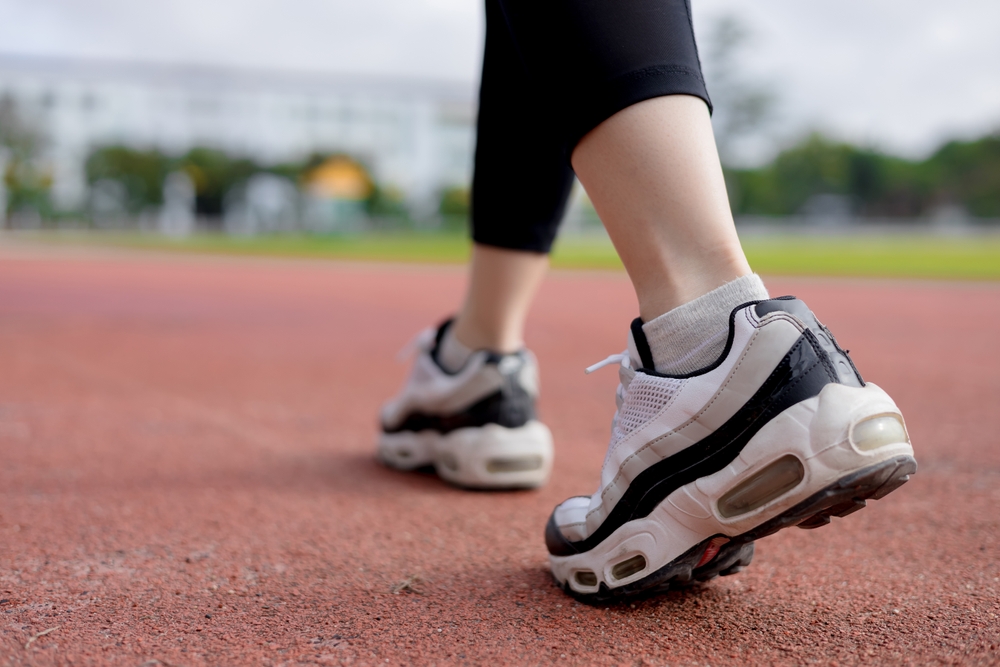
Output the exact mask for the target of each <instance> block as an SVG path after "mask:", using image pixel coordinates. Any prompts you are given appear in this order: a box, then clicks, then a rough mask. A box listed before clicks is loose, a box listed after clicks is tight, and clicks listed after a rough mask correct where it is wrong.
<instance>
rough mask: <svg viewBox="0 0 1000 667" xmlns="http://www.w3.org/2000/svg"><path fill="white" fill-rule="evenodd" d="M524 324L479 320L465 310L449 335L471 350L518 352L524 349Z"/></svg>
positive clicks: (450, 328) (458, 317)
mask: <svg viewBox="0 0 1000 667" xmlns="http://www.w3.org/2000/svg"><path fill="white" fill-rule="evenodd" d="M523 328H524V323H523V322H508V321H497V320H492V319H486V318H477V317H475V316H474V315H470V314H469V313H468V312H467V311H466V310H464V309H463V311H462V312H461V313H459V314H458V316H457V317H456V318H455V322H454V324H452V325H451V327H449V330H448V334H450V335H451V336H453V337H454V339H455V341H456V342H457V343H459V344H460V345H462V346H464V347H466V348H468V349H470V350H473V351H474V350H490V351H492V352H500V353H505V354H506V353H509V352H517V351H518V350H520V349H521V348H522V347H524V338H523V333H522V332H523Z"/></svg>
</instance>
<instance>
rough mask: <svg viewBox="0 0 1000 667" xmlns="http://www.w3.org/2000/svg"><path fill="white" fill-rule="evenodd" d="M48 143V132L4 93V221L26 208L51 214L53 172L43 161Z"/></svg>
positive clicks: (0, 119)
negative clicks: (39, 126) (42, 157)
mask: <svg viewBox="0 0 1000 667" xmlns="http://www.w3.org/2000/svg"><path fill="white" fill-rule="evenodd" d="M45 143H46V140H45V136H44V134H43V133H42V132H41V131H40V130H39V129H38V128H37V127H35V126H34V125H33V124H32V123H31V122H29V121H28V120H26V119H25V118H24V116H23V115H22V114H21V113H20V111H19V110H18V108H17V104H16V103H15V101H14V98H13V97H11V96H10V95H4V96H2V97H0V165H2V166H3V173H0V178H2V179H3V185H4V188H3V189H4V191H5V193H6V198H5V199H6V202H5V204H6V205H5V206H4V207H3V210H0V224H2V223H3V221H4V220H5V219H6V217H7V214H8V213H13V212H15V211H20V210H25V209H32V210H34V211H36V212H37V213H38V214H40V215H42V216H43V217H48V216H49V215H51V213H52V205H51V199H50V198H49V192H50V190H51V187H52V174H51V173H50V172H49V170H48V169H46V167H45V165H44V164H42V162H41V154H42V150H43V149H44V147H45Z"/></svg>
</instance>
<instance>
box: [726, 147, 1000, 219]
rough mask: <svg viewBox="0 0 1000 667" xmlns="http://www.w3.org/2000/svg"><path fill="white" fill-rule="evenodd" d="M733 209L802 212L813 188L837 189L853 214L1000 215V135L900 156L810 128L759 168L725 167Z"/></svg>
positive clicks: (818, 191) (761, 212)
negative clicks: (954, 211)
mask: <svg viewBox="0 0 1000 667" xmlns="http://www.w3.org/2000/svg"><path fill="white" fill-rule="evenodd" d="M726 177H727V178H726V180H727V185H728V187H729V191H730V199H731V201H732V204H733V210H734V212H735V213H736V214H737V215H740V214H743V215H769V216H780V215H792V214H797V213H802V212H803V209H804V207H806V206H807V205H808V203H809V202H810V200H813V199H814V198H815V197H816V196H817V195H839V196H842V197H844V198H846V201H845V203H846V204H847V206H848V207H849V212H850V213H851V214H852V215H857V216H860V217H863V218H864V217H877V218H913V217H922V216H928V215H932V214H933V213H934V212H935V211H936V210H939V209H940V208H941V207H944V206H959V207H961V208H962V209H964V210H965V212H967V213H968V214H969V215H971V216H975V217H982V218H994V217H998V216H1000V134H991V135H989V136H986V137H982V138H980V139H977V140H973V141H951V142H948V143H946V144H945V145H943V146H941V147H940V148H939V149H938V150H936V151H935V152H934V153H933V154H932V155H931V156H930V157H928V158H927V159H925V160H906V159H903V158H900V157H895V156H892V155H887V154H884V153H881V152H878V151H876V150H872V149H867V148H861V147H858V146H853V145H851V144H847V143H841V142H836V141H833V140H830V139H828V138H826V137H824V136H822V135H821V134H812V135H810V136H808V137H806V138H805V139H803V140H802V141H800V142H799V143H797V144H795V145H794V146H792V147H791V148H788V149H787V150H784V151H782V152H781V153H779V154H778V156H777V157H775V158H774V160H773V161H771V162H770V163H769V164H766V165H764V166H762V167H760V168H757V169H728V170H727V172H726Z"/></svg>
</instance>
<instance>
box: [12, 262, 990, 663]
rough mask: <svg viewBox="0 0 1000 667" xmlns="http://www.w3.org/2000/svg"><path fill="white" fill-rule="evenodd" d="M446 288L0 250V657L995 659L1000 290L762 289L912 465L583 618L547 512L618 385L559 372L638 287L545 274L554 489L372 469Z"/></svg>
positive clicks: (293, 266) (542, 302) (580, 361)
mask: <svg viewBox="0 0 1000 667" xmlns="http://www.w3.org/2000/svg"><path fill="white" fill-rule="evenodd" d="M463 283H464V277H463V274H462V273H461V271H460V270H459V269H458V268H433V267H424V268H419V267H417V268H414V267H402V266H378V265H349V264H337V263H321V262H315V263H292V262H269V261H243V260H216V259H196V258H191V259H183V258H164V257H158V256H137V255H125V256H114V255H112V256H106V255H97V256H90V255H76V254H73V253H70V254H68V255H66V254H61V255H52V254H46V253H41V252H39V251H24V250H19V251H14V250H11V249H9V248H8V249H7V250H6V251H3V252H2V253H0V665H54V664H73V665H86V664H113V665H132V666H139V665H147V666H148V667H152V666H153V665H159V664H162V665H203V664H204V665H222V664H230V665H237V664H245V665H250V664H260V665H309V664H319V665H339V664H353V665H376V664H387V663H388V664H400V663H404V664H409V663H413V664H484V663H487V662H490V663H495V664H541V663H552V662H562V663H566V664H609V665H610V664H613V665H637V664H638V665H663V664H669V665H694V664H698V665H707V664H711V665H720V664H727V665H729V664H744V663H754V664H794V665H799V664H807V663H814V664H823V665H834V664H840V665H849V664H910V663H912V664H920V665H923V664H997V663H998V662H1000V559H998V554H1000V442H998V435H997V434H998V433H1000V345H998V344H997V339H998V334H1000V285H982V284H980V285H976V284H958V283H954V284H942V283H905V282H862V281H844V280H842V281H834V280H805V279H803V280H795V279H780V280H778V279H775V280H771V281H769V285H770V288H771V290H772V293H775V294H777V293H795V294H797V295H799V296H801V297H803V298H805V299H806V300H807V302H808V303H809V304H810V305H811V306H812V307H813V308H814V309H815V310H816V311H817V312H818V313H819V314H820V316H821V318H822V319H823V320H825V322H826V324H828V325H829V326H830V327H831V328H832V329H833V331H834V332H835V333H836V334H837V336H838V338H839V339H840V341H841V342H842V343H843V344H845V346H846V347H848V348H850V349H851V351H852V354H853V355H854V357H855V359H856V360H857V362H858V364H859V367H860V368H861V371H862V373H863V374H864V375H865V377H866V378H867V379H869V380H872V381H875V382H876V383H877V384H879V385H881V386H882V387H884V388H886V389H887V390H888V391H889V392H890V393H891V394H892V395H893V396H894V397H895V398H896V400H897V402H898V403H899V405H900V406H901V408H902V409H903V412H904V414H905V416H906V418H907V420H908V425H909V428H910V430H911V435H912V439H913V442H914V444H915V446H916V448H917V453H918V460H919V464H920V470H919V472H918V474H917V475H916V476H915V477H914V478H913V479H912V480H911V481H910V483H908V484H906V485H904V486H903V487H902V488H901V489H900V490H898V491H897V492H895V493H893V494H891V495H890V496H888V497H887V498H885V499H883V500H880V501H877V502H874V503H870V504H869V507H868V508H867V509H866V510H864V511H862V512H859V513H857V514H855V515H853V516H850V517H847V518H845V519H843V520H839V519H837V520H834V522H833V524H832V525H830V526H827V527H825V528H822V529H820V530H816V531H808V532H807V531H801V530H786V531H783V532H781V533H779V534H778V535H776V536H773V537H770V538H767V539H765V540H763V541H761V542H759V543H758V545H757V556H756V558H755V561H754V563H753V565H752V566H751V567H750V568H748V569H747V570H746V571H745V572H743V573H741V574H739V575H736V576H732V577H726V578H721V579H716V580H715V581H714V582H711V583H710V584H708V585H706V586H705V587H703V588H701V589H698V590H693V591H688V592H679V593H671V594H668V595H664V596H662V597H658V598H655V599H651V600H647V601H643V602H639V603H636V604H635V605H634V606H631V605H625V606H612V607H599V608H595V607H588V606H584V605H581V604H578V603H575V602H574V601H573V600H572V599H570V598H569V597H567V596H566V595H564V594H563V593H562V592H561V591H560V590H559V589H558V588H556V587H555V586H554V585H553V583H552V581H551V579H550V577H549V574H548V571H547V568H546V552H545V547H544V545H543V542H542V530H543V527H544V524H545V521H546V519H547V517H548V514H549V512H550V510H551V509H552V507H553V506H554V505H555V504H556V503H558V502H559V501H561V500H563V499H564V498H565V497H567V496H570V495H578V494H586V493H590V492H591V491H593V489H594V487H595V486H596V483H597V476H598V469H599V467H600V465H601V461H602V459H603V456H604V448H605V444H606V441H607V437H608V429H609V423H610V419H611V415H612V412H613V408H614V401H613V398H612V396H613V391H614V386H615V384H616V382H617V378H616V377H615V376H616V374H615V373H614V372H613V371H607V372H601V373H597V374H595V375H593V376H585V375H584V374H583V368H584V367H585V366H587V365H588V364H590V363H593V362H595V361H597V360H599V359H602V358H603V357H604V356H606V355H607V354H610V353H613V352H617V351H619V350H621V349H622V348H623V347H624V344H625V333H626V329H627V326H628V323H629V321H630V319H631V318H632V317H633V316H634V315H635V312H636V307H635V302H634V297H633V296H632V293H631V290H630V287H629V285H628V283H627V282H626V280H625V277H624V276H623V275H620V274H613V273H607V274H598V273H590V274H588V273H561V274H554V275H552V276H551V278H550V279H549V280H548V282H547V283H546V285H545V286H544V288H543V290H542V293H541V295H540V297H539V299H538V301H537V305H536V306H535V309H534V311H533V313H532V316H531V319H530V324H529V329H528V334H527V338H528V342H529V344H530V345H531V346H532V347H533V348H534V349H535V351H536V352H537V353H538V356H539V358H540V360H541V364H542V372H543V377H542V382H543V392H544V396H543V399H542V401H541V407H540V409H541V413H542V415H543V417H544V419H545V420H546V421H547V422H548V423H549V424H550V425H551V427H552V430H553V432H554V434H555V439H556V444H557V462H556V466H555V472H554V475H553V479H552V482H551V483H550V484H549V486H547V487H546V488H545V489H543V490H541V491H535V492H513V493H469V492H463V491H459V490H455V489H452V488H449V487H447V486H445V485H444V484H442V483H441V482H439V481H438V480H437V478H435V477H433V476H431V475H426V474H403V473H398V472H394V471H390V470H387V469H384V468H382V467H380V466H379V465H377V464H376V463H375V461H374V460H373V436H374V433H375V431H374V425H375V414H376V410H377V408H378V406H379V404H380V402H381V401H382V399H383V398H384V397H386V396H387V395H389V394H390V393H391V392H393V391H394V390H395V389H396V388H397V386H398V385H399V384H400V382H401V381H402V379H403V377H404V374H405V372H406V366H405V365H404V364H400V363H399V362H398V361H396V359H395V354H396V351H397V350H398V349H399V348H401V347H402V346H403V345H404V344H405V343H406V342H407V340H408V339H409V338H410V336H411V335H412V334H414V333H415V332H417V331H418V330H419V329H421V328H422V327H424V326H426V325H428V324H432V323H434V322H436V321H437V320H438V319H439V318H441V317H442V316H443V315H445V314H447V313H448V312H449V309H450V308H452V307H453V306H454V304H455V303H456V302H457V300H458V299H459V297H460V294H461V290H462V287H463ZM52 628H54V629H52ZM50 629H52V630H51V631H49V630H50ZM46 631H49V632H48V633H47V634H43V633H45V632H46ZM25 645H27V648H25Z"/></svg>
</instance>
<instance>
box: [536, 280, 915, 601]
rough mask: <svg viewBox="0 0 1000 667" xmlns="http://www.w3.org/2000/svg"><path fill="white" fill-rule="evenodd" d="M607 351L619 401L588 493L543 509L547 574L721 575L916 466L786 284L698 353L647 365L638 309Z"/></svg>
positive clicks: (599, 580)
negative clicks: (673, 368)
mask: <svg viewBox="0 0 1000 667" xmlns="http://www.w3.org/2000/svg"><path fill="white" fill-rule="evenodd" d="M612 361H620V362H621V368H620V371H619V374H620V376H621V385H620V386H619V388H618V396H617V400H618V412H617V413H616V415H615V419H614V422H613V423H612V436H611V444H610V447H609V450H608V454H607V458H606V459H605V461H604V466H603V468H602V471H601V484H600V488H599V489H598V491H597V492H596V493H595V494H594V495H592V496H582V497H576V498H570V499H569V500H567V501H565V502H563V503H562V504H561V505H559V506H558V507H556V508H555V511H554V512H553V513H552V516H551V518H550V519H549V523H548V526H547V527H546V531H545V541H546V545H547V546H548V550H549V554H550V556H549V559H550V563H551V567H552V573H553V575H554V576H555V579H556V581H557V582H558V583H559V584H560V585H561V586H562V587H563V588H565V590H566V591H567V592H569V593H570V594H572V595H574V596H576V597H578V598H581V599H584V600H587V601H603V600H609V599H613V598H622V597H628V596H633V595H639V594H649V593H651V592H656V591H659V590H664V589H667V588H670V587H673V586H678V585H684V584H689V583H693V582H695V581H702V580H707V579H710V578H712V577H714V576H716V575H719V574H723V575H724V574H732V573H734V572H736V571H739V570H740V569H742V568H743V567H744V566H745V565H748V564H749V563H750V559H751V558H752V556H753V541H754V540H756V539H758V538H760V537H764V536H766V535H769V534H771V533H773V532H775V531H777V530H779V529H781V528H785V527H788V526H795V525H798V526H800V527H803V528H815V527H818V526H822V525H825V524H826V523H829V521H830V517H831V516H846V515H847V514H850V513H851V512H854V511H856V510H858V509H861V508H862V507H864V506H865V500H866V499H868V498H875V499H877V498H881V497H883V496H884V495H886V494H887V493H889V492H890V491H892V490H894V489H896V488H897V487H898V486H900V485H901V484H903V483H904V482H905V481H907V479H909V475H911V474H912V473H914V472H916V461H915V460H914V458H913V448H912V447H911V446H910V442H909V437H908V436H907V432H906V427H905V425H904V422H903V417H902V415H901V414H900V412H899V409H898V408H897V407H896V405H895V403H893V401H892V399H891V398H889V396H888V395H887V394H886V393H885V392H884V391H882V390H881V389H879V388H878V387H877V386H875V385H874V384H871V383H868V384H866V383H865V382H864V381H863V380H862V379H861V375H860V374H859V373H858V372H857V369H856V368H855V367H854V364H853V362H852V361H851V359H850V357H848V355H847V353H846V352H845V351H844V350H842V349H841V348H840V346H839V345H837V343H836V341H835V340H834V338H833V335H832V334H831V333H830V331H829V330H828V329H826V327H824V326H823V325H822V324H820V323H819V322H818V321H817V320H816V318H815V316H814V315H813V314H812V312H811V311H810V310H809V308H808V307H807V306H806V305H805V304H804V303H803V302H802V301H799V300H798V299H795V298H794V297H781V298H779V299H770V300H767V301H760V302H753V303H749V304H744V305H743V306H740V307H738V308H737V309H735V310H734V311H733V313H732V316H731V318H730V330H729V340H728V342H727V344H726V348H725V350H724V351H723V353H722V356H721V357H720V358H719V359H718V361H716V362H715V363H714V364H712V365H711V366H709V367H707V368H704V369H701V370H699V371H696V372H694V373H690V374H688V375H684V376H674V377H672V376H667V375H663V374H661V373H657V372H655V371H653V370H649V369H651V368H653V359H652V354H651V353H650V351H649V346H648V344H647V343H646V339H645V336H644V335H643V332H642V323H641V321H639V320H636V322H634V323H633V325H632V330H631V335H630V339H629V350H628V352H626V353H623V354H622V355H615V356H613V357H609V358H608V359H607V360H605V362H602V363H601V364H597V365H596V366H595V367H592V368H591V369H588V370H593V369H596V368H597V367H599V366H601V365H603V364H606V363H609V362H612Z"/></svg>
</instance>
